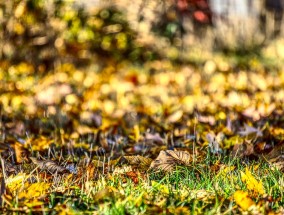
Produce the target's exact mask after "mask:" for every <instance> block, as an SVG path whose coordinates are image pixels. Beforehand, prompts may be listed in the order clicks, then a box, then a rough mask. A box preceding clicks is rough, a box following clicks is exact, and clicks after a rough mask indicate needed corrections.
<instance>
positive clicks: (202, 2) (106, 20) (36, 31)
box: [0, 0, 284, 70]
mask: <svg viewBox="0 0 284 215" xmlns="http://www.w3.org/2000/svg"><path fill="white" fill-rule="evenodd" d="M283 2H284V1H283V0H259V1H252V0H238V1H237V0H160V1H158V0H157V1H153V0H137V1H127V0H85V1H78V0H70V1H69V0H68V1H66V0H65V1H64V0H62V1H61V0H24V1H19V0H12V1H3V2H2V3H0V23H1V26H0V58H1V59H7V60H11V61H13V62H20V61H22V60H26V61H28V62H32V63H33V64H35V65H36V66H37V67H38V66H40V70H48V68H49V67H53V66H54V64H56V63H59V62H65V61H70V60H71V61H72V62H76V63H78V64H82V65H86V64H88V63H90V62H92V61H94V60H96V59H97V58H100V59H104V60H106V59H107V60H111V61H115V62H118V61H122V60H131V61H136V62H144V61H147V60H154V59H157V58H167V59H169V60H174V61H179V62H192V63H204V62H205V61H206V60H208V59H210V58H212V53H216V52H217V53H218V52H219V53H224V54H225V55H237V56H243V55H245V56H249V57H251V55H253V56H254V57H255V56H256V57H263V56H264V57H265V58H266V59H267V58H269V59H272V60H274V62H276V63H282V62H280V61H279V60H283V59H284V45H283V39H282V37H283V31H281V29H282V27H283V22H282V18H283V4H284V3H283Z"/></svg>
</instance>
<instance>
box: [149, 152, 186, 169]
mask: <svg viewBox="0 0 284 215" xmlns="http://www.w3.org/2000/svg"><path fill="white" fill-rule="evenodd" d="M191 161H192V156H191V155H190V154H189V153H188V152H187V151H172V150H166V151H161V152H160V154H159V156H158V157H157V158H156V160H154V161H153V162H152V163H151V166H150V169H152V170H155V171H159V170H160V171H164V172H171V171H173V170H174V168H175V167H176V166H177V165H181V166H189V165H190V162H191Z"/></svg>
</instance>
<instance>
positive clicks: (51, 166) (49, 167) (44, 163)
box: [30, 157, 70, 174]
mask: <svg viewBox="0 0 284 215" xmlns="http://www.w3.org/2000/svg"><path fill="white" fill-rule="evenodd" d="M30 159H31V160H32V162H33V163H34V164H36V165H37V166H38V167H39V169H41V170H45V171H47V172H50V173H52V174H54V173H70V171H69V170H68V169H66V168H65V167H63V166H60V165H58V164H57V163H56V162H55V161H52V160H38V159H36V158H35V157H30Z"/></svg>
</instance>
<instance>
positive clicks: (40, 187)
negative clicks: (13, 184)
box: [19, 182, 50, 199]
mask: <svg viewBox="0 0 284 215" xmlns="http://www.w3.org/2000/svg"><path fill="white" fill-rule="evenodd" d="M49 187H50V184H48V183H44V182H38V183H34V184H31V185H29V186H28V187H27V188H26V189H25V190H23V191H22V192H20V193H19V198H27V199H32V198H37V197H40V196H42V195H44V194H45V193H46V192H47V190H48V189H49Z"/></svg>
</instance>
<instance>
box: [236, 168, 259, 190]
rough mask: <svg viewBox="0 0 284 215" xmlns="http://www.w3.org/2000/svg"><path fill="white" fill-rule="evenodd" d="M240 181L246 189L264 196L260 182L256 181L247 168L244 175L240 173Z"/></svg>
mask: <svg viewBox="0 0 284 215" xmlns="http://www.w3.org/2000/svg"><path fill="white" fill-rule="evenodd" d="M241 179H242V181H243V182H244V183H245V184H246V186H247V189H248V190H249V191H252V192H253V193H254V194H264V193H265V190H264V187H263V184H262V182H261V181H257V180H256V179H255V177H253V175H252V174H251V172H250V171H249V169H248V168H246V171H245V173H244V172H242V171H241Z"/></svg>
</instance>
